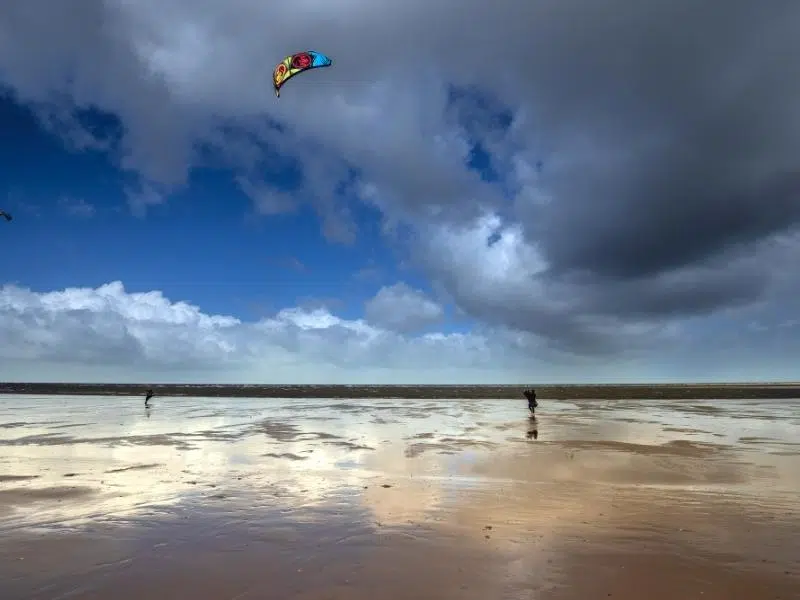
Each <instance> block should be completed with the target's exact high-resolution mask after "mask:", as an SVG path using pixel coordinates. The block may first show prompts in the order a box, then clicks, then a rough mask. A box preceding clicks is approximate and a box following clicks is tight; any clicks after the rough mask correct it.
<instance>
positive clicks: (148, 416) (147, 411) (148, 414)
mask: <svg viewBox="0 0 800 600" xmlns="http://www.w3.org/2000/svg"><path fill="white" fill-rule="evenodd" d="M151 412H153V409H152V408H151V407H149V406H145V407H144V415H145V416H146V417H147V418H148V419H149V418H150V413H151Z"/></svg>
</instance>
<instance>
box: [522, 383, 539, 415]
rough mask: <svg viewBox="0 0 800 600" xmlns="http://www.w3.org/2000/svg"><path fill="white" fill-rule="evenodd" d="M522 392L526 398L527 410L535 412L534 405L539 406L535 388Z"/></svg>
mask: <svg viewBox="0 0 800 600" xmlns="http://www.w3.org/2000/svg"><path fill="white" fill-rule="evenodd" d="M522 393H523V395H524V396H525V398H527V400H528V410H529V411H531V414H532V415H533V414H536V407H537V406H539V403H538V402H537V401H536V390H534V389H533V388H531V389H527V390H525V391H524V392H522Z"/></svg>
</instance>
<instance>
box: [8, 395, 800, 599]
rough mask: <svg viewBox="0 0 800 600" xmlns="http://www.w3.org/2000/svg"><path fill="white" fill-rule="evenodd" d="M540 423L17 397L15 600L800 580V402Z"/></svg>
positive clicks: (474, 416) (592, 411)
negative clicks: (651, 578) (669, 576)
mask: <svg viewBox="0 0 800 600" xmlns="http://www.w3.org/2000/svg"><path fill="white" fill-rule="evenodd" d="M523 408H524V405H523V403H519V404H516V403H513V402H509V401H472V400H470V401H460V402H459V401H420V400H411V401H404V400H385V401H369V400H367V401H342V400H333V401H328V400H278V401H276V400H264V399H255V400H250V399H230V400H228V399H221V398H213V399H208V398H169V399H161V400H160V401H159V402H158V403H156V404H155V406H154V407H153V408H152V409H151V410H150V411H144V409H142V407H141V405H140V403H139V402H138V401H137V400H135V399H134V400H132V401H128V400H126V399H123V398H102V397H72V398H70V397H55V398H47V397H38V398H37V397H30V396H27V397H11V396H8V397H0V531H2V532H3V539H4V542H3V543H0V559H2V560H0V564H2V565H5V566H0V581H6V582H11V583H9V584H2V583H0V586H3V585H7V586H8V592H9V593H8V594H5V593H4V594H2V597H3V598H4V599H5V598H17V597H18V598H31V599H34V598H54V597H58V595H59V594H65V593H67V592H74V593H73V595H72V596H70V597H77V598H102V597H109V596H108V594H110V593H112V590H113V589H120V588H119V587H118V586H120V585H123V587H124V590H125V592H124V593H125V594H128V595H127V596H125V595H121V594H120V592H118V591H117V592H114V594H113V595H114V596H115V597H119V598H126V597H130V598H137V597H141V595H143V594H145V593H146V594H149V595H156V596H157V597H162V598H168V597H176V598H183V597H196V598H232V597H241V598H260V597H286V598H323V597H330V598H339V597H342V598H345V597H347V598H358V597H360V596H363V597H365V598H366V597H367V595H369V594H371V596H370V597H373V596H374V595H375V594H380V596H381V597H388V598H423V597H427V596H430V597H437V598H447V597H454V598H455V597H458V598H467V597H473V596H474V597H476V598H477V597H479V596H480V597H482V598H484V597H487V596H490V597H514V598H516V597H520V598H522V597H530V596H529V595H530V594H532V593H534V592H535V593H536V594H537V596H536V597H541V598H550V597H552V598H562V597H563V598H572V597H575V598H578V597H583V596H581V595H580V594H579V591H580V589H584V588H580V586H578V585H577V584H575V585H573V584H572V583H571V582H570V581H571V579H572V576H571V575H570V573H572V572H574V570H575V569H576V568H580V569H581V570H582V573H583V577H582V578H581V581H584V580H586V579H589V580H591V579H592V578H593V577H594V578H596V579H597V581H598V582H599V581H605V579H604V577H605V578H607V575H608V571H609V569H612V570H613V569H619V570H621V569H623V567H624V566H625V565H624V564H622V566H620V565H621V563H625V561H634V562H636V561H639V563H641V560H643V559H642V558H641V554H642V552H643V551H647V552H650V553H651V554H652V555H653V557H655V558H652V560H651V562H649V563H648V562H646V561H645V563H641V564H639V563H637V564H639V566H637V567H636V570H637V572H638V571H641V570H645V571H646V570H647V569H651V570H655V571H654V572H658V569H659V568H660V567H658V564H661V563H659V562H658V561H659V560H663V565H664V566H663V570H664V571H665V572H667V571H670V570H672V571H675V573H678V574H679V575H680V574H684V575H686V577H689V575H688V574H690V573H695V574H696V573H697V572H700V571H696V569H700V570H701V571H702V569H701V567H702V565H704V564H705V565H706V567H708V568H707V569H706V571H702V572H705V573H706V574H707V576H708V577H707V579H708V581H712V580H713V581H717V579H719V578H720V577H723V575H724V577H727V579H725V582H727V583H722V580H721V579H719V581H718V584H714V585H712V584H711V583H708V581H707V582H706V584H707V585H706V584H703V585H706V587H705V588H703V590H704V594H705V595H704V596H703V597H704V598H712V599H713V598H725V599H726V600H731V599H732V598H737V597H740V596H736V595H735V594H736V593H739V592H737V591H736V590H739V591H742V590H748V589H751V588H749V587H748V586H750V585H751V584H752V585H756V584H758V585H762V586H763V585H768V586H771V587H770V589H771V590H774V591H775V594H773V596H776V595H777V594H780V593H782V592H781V589H782V586H784V585H786V586H789V585H790V584H796V585H800V581H798V576H799V575H800V563H798V562H797V561H798V560H800V542H797V540H800V535H799V534H800V509H798V506H797V503H796V498H797V497H798V496H797V495H798V493H800V446H798V445H796V442H795V440H796V435H795V432H796V431H797V428H798V426H799V425H800V410H798V404H796V403H791V402H787V401H782V402H765V401H759V402H753V403H749V402H745V401H717V402H699V401H691V402H688V401H687V402H683V403H680V402H678V403H673V405H672V406H667V405H665V404H664V403H663V402H661V403H659V402H646V401H640V402H631V401H625V402H613V401H597V402H591V401H581V402H575V403H571V402H565V401H563V402H556V401H552V402H546V403H544V406H543V407H542V409H541V410H540V412H541V414H540V415H539V416H538V418H537V419H536V421H535V423H534V422H532V421H531V420H529V419H528V418H527V416H526V415H525V411H524V410H523ZM532 427H533V428H535V429H536V430H537V437H536V438H535V439H534V438H533V437H532V436H531V435H530V434H529V432H530V431H531V428H532ZM679 550H680V551H681V552H683V553H684V555H685V556H688V557H690V558H688V559H686V560H690V562H691V556H692V553H693V552H694V553H699V554H698V557H699V558H697V561H699V562H697V561H696V564H695V563H691V568H689V567H685V566H676V565H678V564H679V563H680V561H678V562H676V560H677V559H675V556H678V555H679V554H680V553H679V552H678V551H679ZM676 552H678V554H676ZM687 552H688V554H687ZM659 556H660V557H662V558H661V559H659V558H658V557H659ZM582 557H583V558H582ZM587 557H591V559H590V558H587ZM625 557H627V558H625ZM670 557H672V558H670ZM714 557H717V558H714ZM720 557H722V558H720ZM787 557H788V558H787ZM582 560H583V561H584V562H583V563H582V562H581V561H582ZM681 560H684V559H681ZM703 561H705V562H703ZM584 563H585V564H584ZM581 564H582V565H583V566H582V567H580V566H576V565H581ZM680 564H683V563H680ZM592 565H594V566H592ZM698 565H699V566H698ZM712 566H713V568H712ZM744 567H746V569H745V568H744ZM714 569H717V570H719V569H722V570H721V571H720V573H723V575H721V574H720V573H717V571H715V570H714ZM672 571H670V572H672ZM189 572H195V573H200V575H198V574H195V575H192V576H191V577H189V575H187V573H189ZM712 572H713V573H716V574H713V573H712ZM629 573H630V571H629ZM623 575H625V576H628V575H627V574H626V573H621V574H619V576H618V577H617V579H614V581H618V580H620V577H623ZM679 575H675V576H674V577H673V580H674V581H676V582H677V583H675V585H673V586H672V587H670V586H666V584H665V586H666V587H665V586H662V588H663V590H666V589H667V588H669V590H671V593H674V594H678V595H680V593H681V589H682V588H681V587H680V585H681V583H680V582H681V581H682V579H681V578H682V577H683V575H680V576H679ZM187 577H189V579H188V580H187ZM630 577H632V578H633V579H631V581H632V583H631V586H630V587H631V589H634V588H636V586H637V585H639V584H637V583H636V581H639V579H637V577H638V576H636V575H635V573H634V575H630ZM686 577H683V580H686V581H687V582H688V581H690V580H691V577H689V579H686ZM692 577H694V575H692ZM737 577H738V578H739V580H740V583H739V585H738V587H736V586H734V587H730V586H731V585H732V584H731V583H730V582H731V581H733V580H736V579H737ZM754 577H755V579H753V578H754ZM181 578H183V579H181ZM709 578H710V579H709ZM715 578H716V579H715ZM748 578H750V579H748ZM623 579H624V577H623ZM751 579H752V581H751ZM634 580H635V581H634ZM756 580H757V581H756ZM753 582H755V583H753ZM581 585H584V584H583V583H582V584H581ZM598 585H599V584H598ZM604 585H608V586H611V587H610V588H609V589H611V588H613V589H614V591H613V592H608V593H614V594H615V595H616V596H617V597H622V598H625V597H626V596H624V595H622V594H623V591H622V590H620V589H619V585H618V584H617V583H614V584H613V585H612V584H610V583H606V584H604ZM686 585H689V583H686ZM715 585H716V587H715ZM181 586H182V587H181ZM187 586H188V587H187ZM192 586H195V587H192ZM270 586H272V587H270ZM675 586H678V587H675ZM726 586H727V587H726ZM270 589H272V590H273V591H274V594H271V593H268V592H269V590H270ZM698 589H699V588H698ZM787 589H789V588H787ZM137 590H138V591H137ZM715 590H716V591H715ZM720 590H734V591H733V592H730V591H728V592H726V593H727V594H728V595H727V596H726V595H715V594H716V593H717V592H719V591H720ZM134 592H136V593H134ZM571 593H574V594H578V595H575V596H570V595H569V594H571ZM631 593H633V592H631ZM654 593H655V594H656V595H654ZM658 593H661V592H660V591H658V590H656V591H655V592H653V591H652V590H651V592H649V597H651V598H659V597H660V596H657V594H658ZM664 593H666V592H664ZM720 593H721V592H720ZM731 593H733V594H734V595H731ZM742 593H743V592H742ZM237 594H238V595H239V596H237ZM265 594H266V595H265ZM326 594H327V595H326ZM603 595H605V594H603ZM773 596H763V597H765V598H766V597H773ZM630 597H631V598H634V597H638V595H637V594H633V595H631V596H630ZM664 597H672V596H664ZM741 597H742V598H745V597H746V596H741ZM752 597H754V596H749V597H748V598H752ZM759 597H761V596H759ZM784 597H786V598H788V597H789V596H788V595H787V596H784Z"/></svg>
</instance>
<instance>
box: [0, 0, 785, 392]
mask: <svg viewBox="0 0 800 600" xmlns="http://www.w3.org/2000/svg"><path fill="white" fill-rule="evenodd" d="M307 49H312V50H317V51H320V52H324V53H325V54H326V55H328V56H330V57H331V58H332V59H333V61H334V64H333V66H331V67H329V68H326V69H319V70H315V71H313V72H309V73H305V74H303V75H301V76H299V77H297V78H295V79H292V80H291V81H290V82H288V83H287V84H286V85H285V87H284V88H283V90H282V92H281V97H280V99H278V98H276V97H275V95H274V92H273V90H272V83H271V71H272V68H273V66H274V65H275V64H276V63H277V62H278V61H279V60H280V59H281V58H283V57H284V56H285V55H287V54H289V53H292V52H296V51H300V50H307ZM798 55H800V3H798V2H796V1H795V0H772V1H771V2H770V3H769V4H768V5H766V4H759V3H757V2H752V1H751V0H706V1H704V2H702V3H698V2H696V1H694V0H640V1H638V2H630V1H628V0H626V1H622V0H594V1H593V2H585V1H578V0H497V1H496V2H494V3H487V2H485V1H484V0H439V1H437V2H436V3H431V2H428V1H424V2H423V1H422V0H406V1H405V2H401V3H396V2H383V1H376V0H324V1H323V0H298V1H297V2H294V3H274V2H263V1H261V0H229V1H228V2H224V3H222V2H217V1H216V0H214V1H212V0H158V1H157V2H156V1H155V0H138V1H137V2H131V1H129V0H104V1H103V0H77V1H75V2H70V3H54V2H51V1H49V0H8V1H7V2H3V3H2V5H0V126H1V127H2V132H3V134H2V135H1V136H0V209H2V210H5V211H7V212H9V213H11V214H12V215H13V217H14V219H13V221H11V222H9V223H6V222H4V221H0V252H1V253H2V256H3V257H4V259H5V260H3V261H2V263H0V380H7V381H10V380H17V381H22V380H25V381H97V382H105V381H109V382H111V381H118V382H145V381H146V382H153V383H158V382H209V383H520V384H535V383H545V382H566V383H571V382H574V383H581V382H631V381H642V382H649V381H653V382H672V381H675V382H678V381H737V380H751V381H752V380H766V381H774V380H796V379H797V375H796V365H797V362H798V361H797V359H798V357H800V304H799V303H798V302H797V298H798V295H800V269H798V268H797V265H798V264H800V262H799V261H800V228H799V227H798V224H799V223H800V77H798V76H797V75H798V73H797V58H796V57H797V56H798Z"/></svg>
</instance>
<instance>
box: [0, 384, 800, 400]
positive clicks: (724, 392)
mask: <svg viewBox="0 0 800 600" xmlns="http://www.w3.org/2000/svg"><path fill="white" fill-rule="evenodd" d="M526 387H535V388H536V393H537V396H538V397H539V398H540V399H543V400H548V399H552V400H638V399H645V398H647V399H663V400H723V399H731V400H733V399H737V400H738V399H743V400H744V399H759V400H782V399H797V398H800V383H797V382H787V383H686V384H673V383H669V384H663V383H662V384H597V385H594V384H568V385H560V384H541V385H535V384H532V385H530V386H525V385H409V384H403V385H347V384H335V385H320V384H309V385H296V384H292V385H288V384H287V385H275V384H270V385H259V384H255V385H237V384H220V385H213V384H162V385H158V384H144V383H143V384H123V383H120V384H110V383H0V395H2V394H17V395H57V396H78V395H81V396H140V395H143V394H144V393H145V390H146V389H148V388H153V389H154V390H156V395H157V396H162V397H170V396H173V397H186V396H188V397H217V398H219V397H227V398H231V397H233V398H358V399H378V398H384V399H385V398H399V399H409V400H411V399H431V400H433V399H494V400H512V399H513V400H522V399H523V397H522V391H523V390H524V389H525V388H526Z"/></svg>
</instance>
